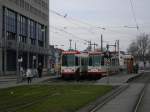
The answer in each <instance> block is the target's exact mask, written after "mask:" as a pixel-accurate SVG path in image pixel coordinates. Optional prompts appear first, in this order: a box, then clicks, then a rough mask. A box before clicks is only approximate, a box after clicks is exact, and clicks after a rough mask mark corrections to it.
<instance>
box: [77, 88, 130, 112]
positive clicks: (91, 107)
mask: <svg viewBox="0 0 150 112" xmlns="http://www.w3.org/2000/svg"><path fill="white" fill-rule="evenodd" d="M128 87H129V85H122V86H119V87H114V88H115V89H113V90H112V91H111V92H109V93H107V94H106V95H104V96H102V97H100V98H98V99H97V100H96V101H94V102H91V103H89V104H87V105H86V106H84V107H82V108H81V109H79V110H77V111H76V112H95V111H96V110H97V109H99V108H101V107H102V106H103V105H105V104H106V103H107V102H109V101H110V100H112V99H113V98H114V97H116V96H117V95H119V94H120V93H122V92H123V91H124V90H126V89H127V88H128Z"/></svg>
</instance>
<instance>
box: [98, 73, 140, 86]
mask: <svg viewBox="0 0 150 112" xmlns="http://www.w3.org/2000/svg"><path fill="white" fill-rule="evenodd" d="M139 75H140V73H139V74H126V73H119V74H117V75H111V76H107V77H103V78H101V79H99V80H98V81H97V82H96V83H95V84H96V85H107V84H109V85H121V84H125V83H127V81H128V80H131V79H132V78H135V77H138V76H139Z"/></svg>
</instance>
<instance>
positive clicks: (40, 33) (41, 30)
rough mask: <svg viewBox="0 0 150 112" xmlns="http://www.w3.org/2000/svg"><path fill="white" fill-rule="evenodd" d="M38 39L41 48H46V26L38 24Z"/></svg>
mask: <svg viewBox="0 0 150 112" xmlns="http://www.w3.org/2000/svg"><path fill="white" fill-rule="evenodd" d="M37 38H38V45H39V46H40V47H43V46H44V38H45V28H44V25H41V24H37Z"/></svg>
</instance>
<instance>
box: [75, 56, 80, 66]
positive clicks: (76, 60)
mask: <svg viewBox="0 0 150 112" xmlns="http://www.w3.org/2000/svg"><path fill="white" fill-rule="evenodd" d="M75 63H76V66H78V65H79V58H78V57H75Z"/></svg>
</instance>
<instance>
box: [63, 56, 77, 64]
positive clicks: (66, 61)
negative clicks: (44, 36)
mask: <svg viewBox="0 0 150 112" xmlns="http://www.w3.org/2000/svg"><path fill="white" fill-rule="evenodd" d="M74 65H75V56H74V55H72V54H69V55H68V54H67V55H63V56H62V66H74Z"/></svg>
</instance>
